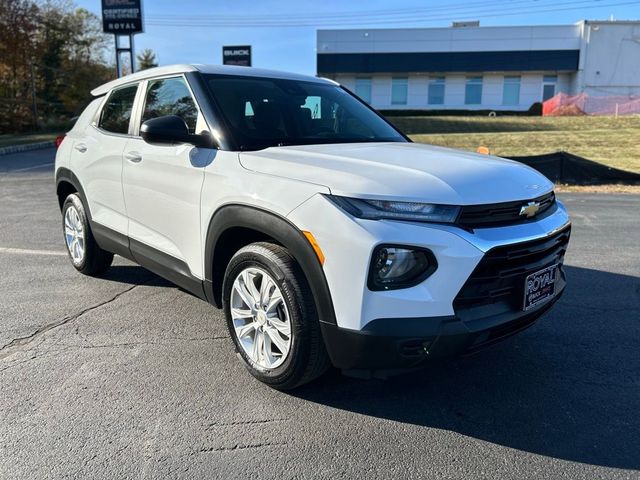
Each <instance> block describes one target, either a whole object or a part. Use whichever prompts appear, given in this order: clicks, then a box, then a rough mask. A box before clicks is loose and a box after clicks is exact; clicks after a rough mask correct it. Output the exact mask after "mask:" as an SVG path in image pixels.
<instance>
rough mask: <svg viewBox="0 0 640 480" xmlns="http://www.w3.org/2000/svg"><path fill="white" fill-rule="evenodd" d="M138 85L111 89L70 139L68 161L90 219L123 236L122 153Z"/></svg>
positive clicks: (124, 233)
mask: <svg viewBox="0 0 640 480" xmlns="http://www.w3.org/2000/svg"><path fill="white" fill-rule="evenodd" d="M137 90H138V84H134V85H127V86H124V87H120V88H117V89H114V90H112V91H111V92H110V93H109V94H108V95H107V97H106V98H105V100H104V103H103V104H102V107H101V109H100V110H99V113H98V115H97V117H96V118H95V119H94V120H93V121H91V122H90V123H89V125H88V126H87V127H86V128H85V129H84V130H83V131H82V132H79V133H78V134H77V136H76V138H74V144H73V149H72V153H71V158H70V163H71V170H72V171H73V172H75V173H76V175H77V176H78V178H79V180H80V183H81V184H82V188H83V190H84V193H85V195H86V197H87V202H88V204H89V205H88V206H89V209H90V212H91V216H92V220H93V222H94V223H97V224H99V225H101V226H105V227H108V228H109V229H111V230H115V231H116V232H119V233H121V234H123V235H126V233H127V223H128V221H127V214H126V210H125V205H124V195H123V192H122V153H123V151H124V148H125V145H126V144H127V142H128V141H129V137H130V132H131V128H132V125H131V120H132V113H133V106H134V100H135V97H136V93H137Z"/></svg>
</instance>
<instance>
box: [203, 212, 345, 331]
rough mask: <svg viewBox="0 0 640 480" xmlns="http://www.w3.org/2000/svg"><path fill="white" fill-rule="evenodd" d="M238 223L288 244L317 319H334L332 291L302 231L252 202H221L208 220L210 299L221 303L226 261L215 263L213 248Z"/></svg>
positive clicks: (241, 226) (214, 249) (206, 248)
mask: <svg viewBox="0 0 640 480" xmlns="http://www.w3.org/2000/svg"><path fill="white" fill-rule="evenodd" d="M237 227H240V228H247V229H251V230H255V231H257V232H259V233H262V234H265V235H268V236H269V237H271V238H273V239H275V240H276V241H277V242H278V243H280V244H281V245H282V246H283V247H285V248H287V249H288V250H289V251H290V252H291V254H292V255H293V256H294V258H295V259H296V261H297V262H298V264H299V265H300V268H302V271H303V273H304V275H305V277H306V279H307V281H308V282H309V286H310V287H311V290H312V292H313V296H314V301H315V304H316V308H317V311H318V317H319V319H320V321H321V322H322V323H330V324H335V323H336V318H335V312H334V309H333V301H332V299H331V292H330V291H329V286H328V284H327V279H326V277H325V275H324V271H323V270H322V265H321V264H320V261H319V260H318V257H317V256H316V253H315V251H314V250H313V247H312V246H311V245H310V244H309V242H308V240H307V239H306V237H305V236H304V234H303V233H302V231H300V229H298V228H297V227H296V226H295V225H294V224H293V223H291V221H289V220H288V219H286V218H284V217H282V216H281V215H278V214H276V213H273V212H270V211H268V210H264V209H261V208H259V207H255V206H252V205H243V204H231V205H225V206H222V207H220V208H219V209H218V210H217V211H216V212H215V213H214V214H213V216H212V218H211V220H210V221H209V227H208V229H207V236H206V244H205V281H204V288H205V293H206V295H207V298H208V300H209V301H210V302H211V303H214V304H215V305H216V306H218V307H221V306H222V291H221V285H222V282H221V279H222V278H224V270H225V269H226V265H216V258H215V252H216V247H217V245H218V240H219V239H220V237H221V236H222V234H223V233H224V232H225V231H227V230H229V229H231V228H237Z"/></svg>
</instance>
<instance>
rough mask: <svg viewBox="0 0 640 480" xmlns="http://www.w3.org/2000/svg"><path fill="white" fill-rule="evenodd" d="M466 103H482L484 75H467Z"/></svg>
mask: <svg viewBox="0 0 640 480" xmlns="http://www.w3.org/2000/svg"><path fill="white" fill-rule="evenodd" d="M464 103H465V105H480V104H482V77H467V85H466V87H465V91H464Z"/></svg>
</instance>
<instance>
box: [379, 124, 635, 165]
mask: <svg viewBox="0 0 640 480" xmlns="http://www.w3.org/2000/svg"><path fill="white" fill-rule="evenodd" d="M389 120H390V121H391V122H392V123H394V124H395V125H396V126H397V127H398V128H400V130H402V131H403V132H405V133H406V134H408V135H409V136H410V137H411V138H412V139H413V140H414V141H416V142H422V143H430V144H433V145H442V146H445V147H453V148H460V149H463V150H472V151H475V150H476V149H477V148H478V147H479V146H481V145H482V146H485V147H488V148H489V149H490V151H491V153H492V154H493V155H498V156H517V155H538V154H543V153H551V152H555V151H558V150H565V151H567V152H570V153H573V154H575V155H579V156H581V157H584V158H588V159H589V160H594V161H596V162H601V163H604V164H606V165H610V166H612V167H616V168H621V169H624V170H630V171H635V172H640V116H627V117H619V118H614V117H494V118H490V117H453V116H452V117H389Z"/></svg>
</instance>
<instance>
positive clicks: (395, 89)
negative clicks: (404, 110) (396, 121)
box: [391, 77, 409, 105]
mask: <svg viewBox="0 0 640 480" xmlns="http://www.w3.org/2000/svg"><path fill="white" fill-rule="evenodd" d="M408 90H409V79H408V78H406V77H397V78H392V79H391V104H392V105H406V104H407V95H408Z"/></svg>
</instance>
